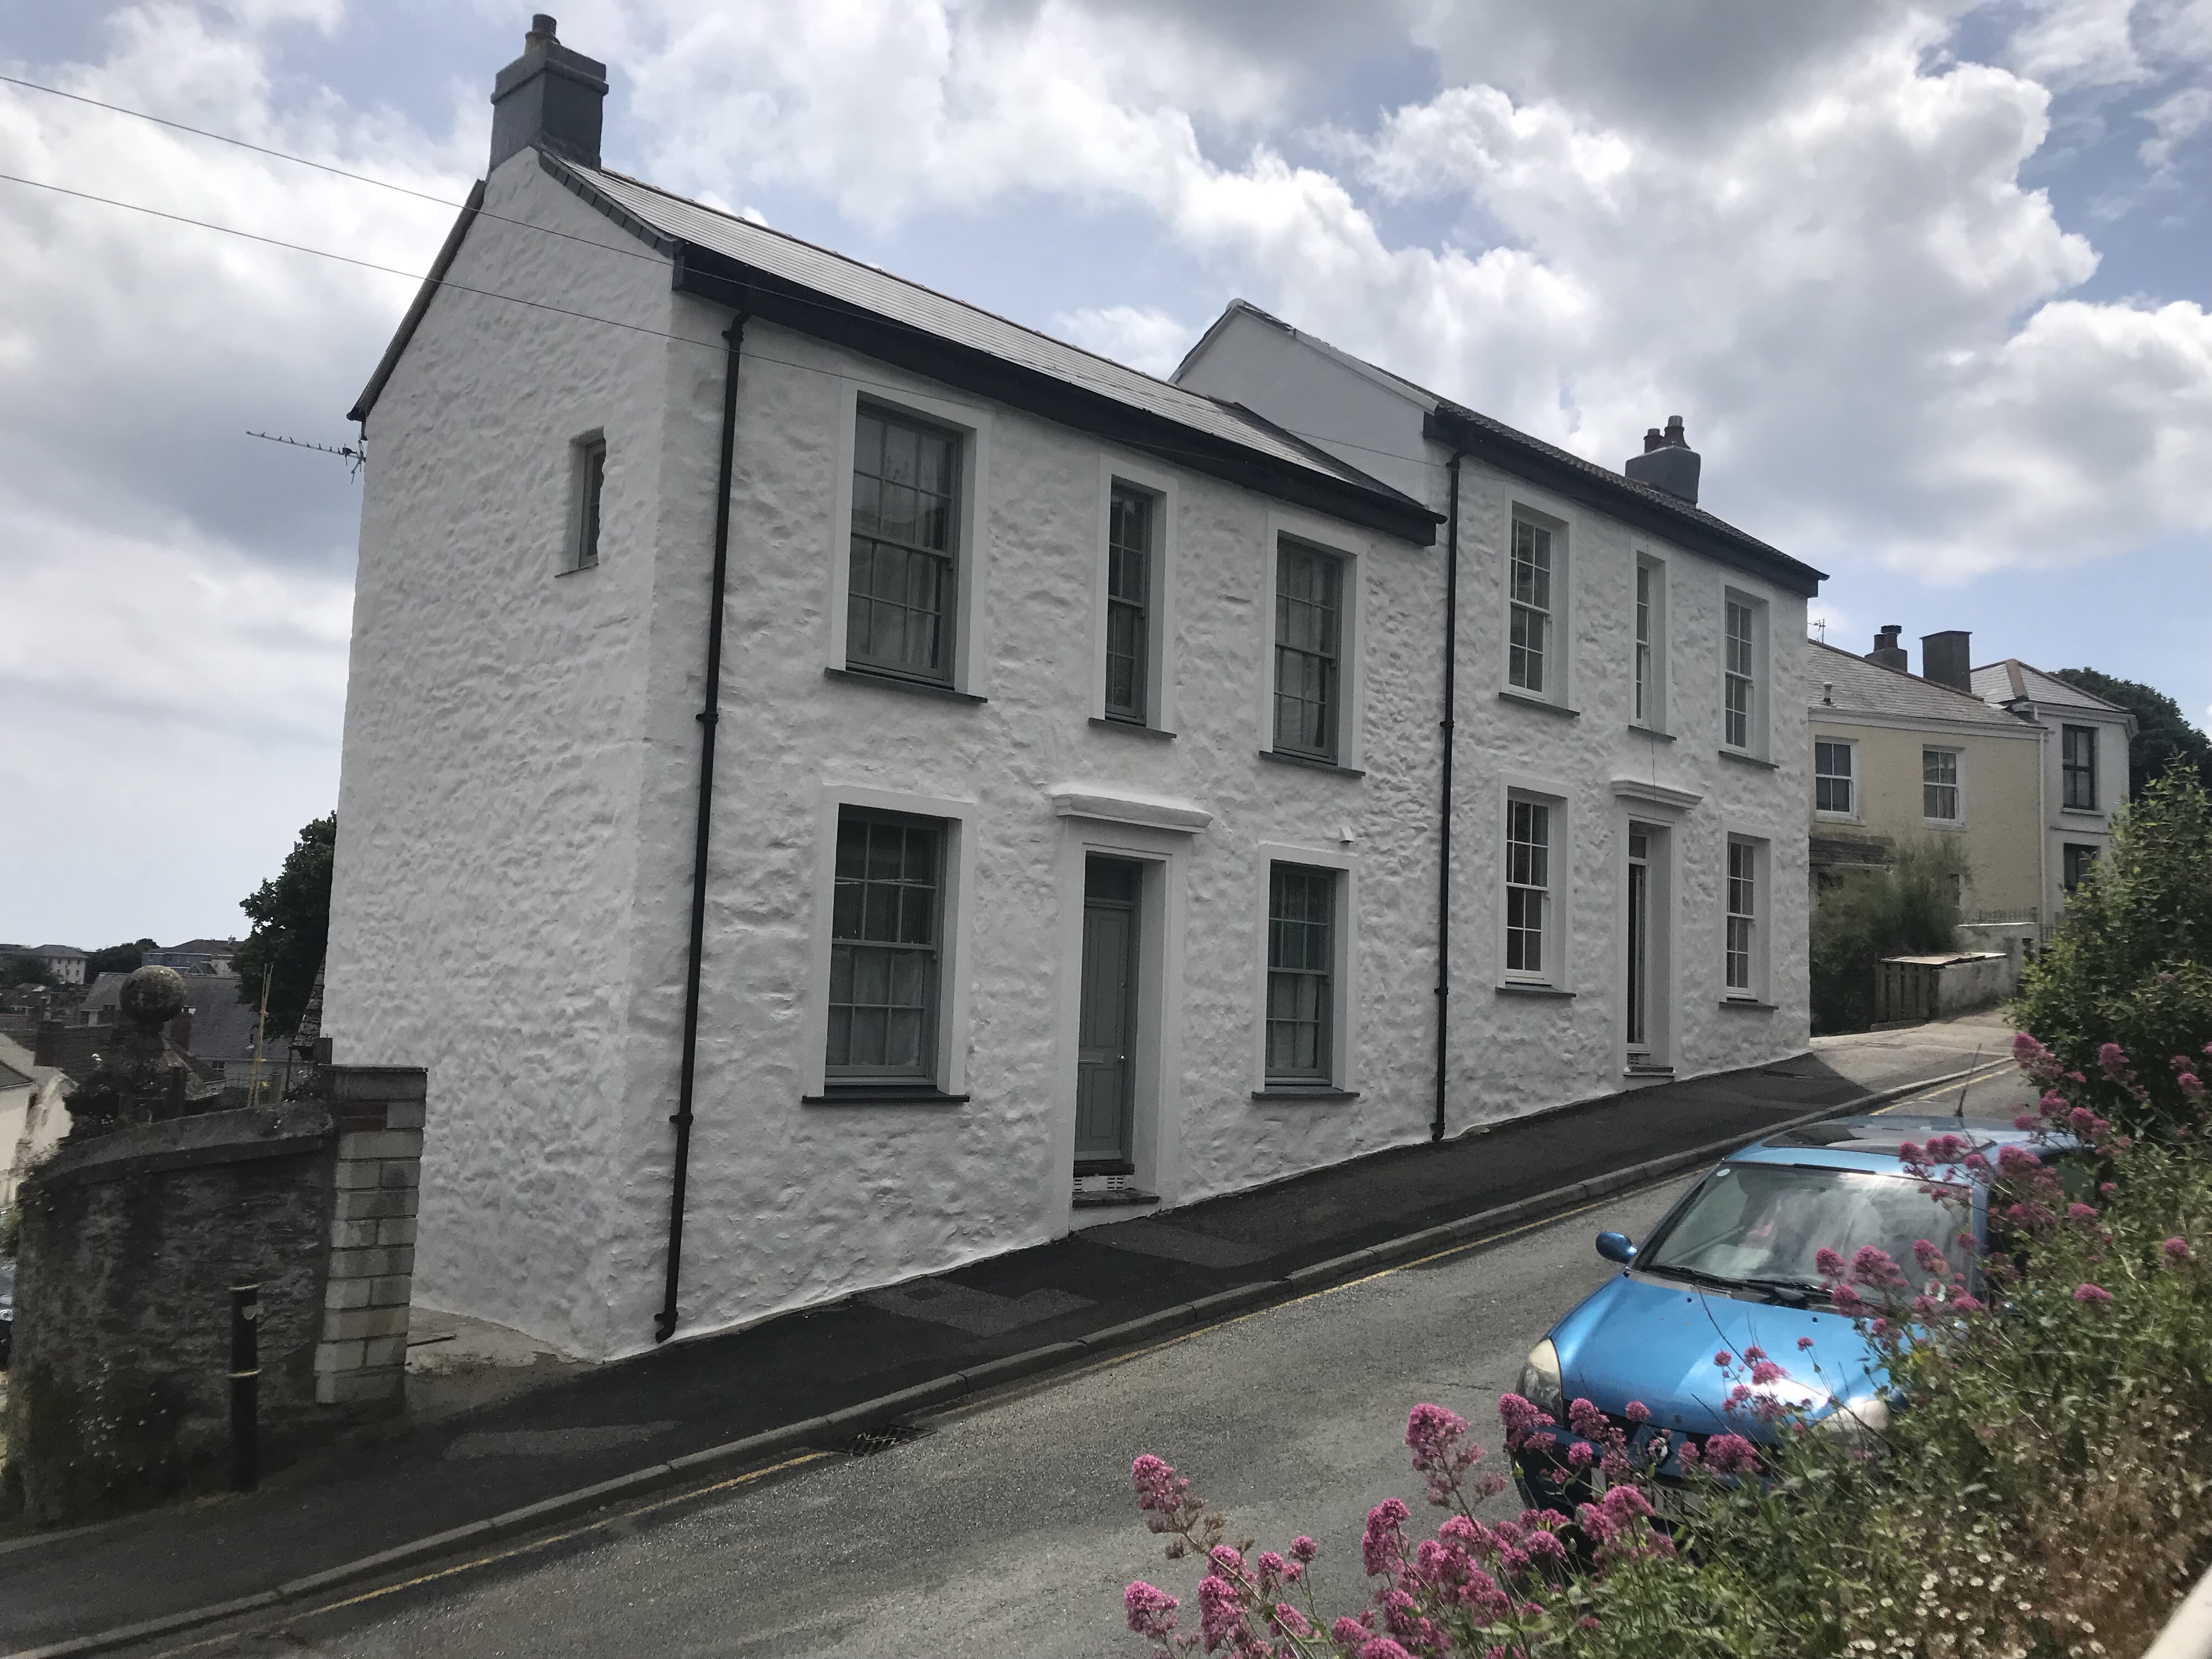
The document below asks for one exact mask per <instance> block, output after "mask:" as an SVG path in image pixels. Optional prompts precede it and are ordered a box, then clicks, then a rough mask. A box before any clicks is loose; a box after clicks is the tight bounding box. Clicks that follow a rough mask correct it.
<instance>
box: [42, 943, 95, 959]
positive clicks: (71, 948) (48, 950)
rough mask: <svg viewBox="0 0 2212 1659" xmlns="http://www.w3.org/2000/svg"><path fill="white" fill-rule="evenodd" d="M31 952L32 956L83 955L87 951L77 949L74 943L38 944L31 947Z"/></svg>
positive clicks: (86, 953) (85, 954)
mask: <svg viewBox="0 0 2212 1659" xmlns="http://www.w3.org/2000/svg"><path fill="white" fill-rule="evenodd" d="M31 954H32V955H33V956H34V957H83V956H87V955H88V952H86V951H80V950H78V949H77V948H76V946H75V945H33V947H32V950H31Z"/></svg>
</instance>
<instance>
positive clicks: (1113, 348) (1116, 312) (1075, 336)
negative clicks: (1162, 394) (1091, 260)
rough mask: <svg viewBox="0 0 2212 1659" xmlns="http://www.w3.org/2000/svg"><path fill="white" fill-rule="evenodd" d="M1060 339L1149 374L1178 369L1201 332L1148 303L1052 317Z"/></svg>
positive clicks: (1081, 311)
mask: <svg viewBox="0 0 2212 1659" xmlns="http://www.w3.org/2000/svg"><path fill="white" fill-rule="evenodd" d="M1052 326H1053V331H1054V333H1056V334H1058V335H1059V336H1060V337H1061V338H1063V339H1065V340H1068V341H1070V342H1072V343H1074V344H1076V345H1079V346H1081V347H1082V348H1083V349H1085V351H1095V352H1097V354H1098V355H1099V356H1102V357H1111V358H1113V359H1114V360H1115V362H1122V363H1127V364H1128V365H1129V366H1130V367H1131V368H1141V369H1143V370H1144V371H1145V372H1146V374H1159V375H1167V374H1173V373H1174V372H1175V367H1176V364H1177V363H1179V362H1182V358H1183V354H1184V353H1185V352H1187V351H1188V350H1189V349H1190V348H1191V344H1192V343H1193V342H1194V341H1195V340H1196V339H1197V338H1198V337H1199V333H1200V331H1199V330H1197V329H1195V328H1193V327H1192V326H1191V325H1189V324H1188V323H1186V322H1184V321H1183V320H1182V319H1181V318H1180V317H1176V316H1172V315H1170V313H1167V312H1164V311H1161V310H1159V309H1158V308H1157V307H1148V306H1089V307H1085V308H1083V309H1082V310H1079V311H1063V312H1060V313H1056V314H1055V315H1054V318H1053V319H1052Z"/></svg>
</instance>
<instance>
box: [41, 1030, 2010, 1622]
mask: <svg viewBox="0 0 2212 1659" xmlns="http://www.w3.org/2000/svg"><path fill="white" fill-rule="evenodd" d="M2008 1063H2009V1062H2008V1061H2005V1062H1996V1061H1992V1062H1989V1063H1987V1064H1984V1065H1983V1066H1968V1067H1966V1069H1965V1070H1963V1071H1958V1072H1953V1073H1948V1074H1946V1075H1945V1076H1942V1077H1936V1078H1928V1079H1923V1080H1922V1081H1920V1082H1917V1083H1911V1084H1904V1085H1899V1086H1898V1087H1896V1088H1893V1089H1886V1090H1881V1091H1876V1092H1875V1093H1872V1094H1866V1095H1861V1096H1859V1097H1857V1098H1856V1099H1852V1100H1847V1101H1844V1102H1841V1103H1838V1104H1836V1105H1833V1106H1824V1107H1822V1108H1820V1109H1819V1110H1818V1111H1813V1112H1806V1113H1802V1114H1801V1115H1798V1116H1796V1117H1792V1118H1787V1119H1784V1121H1781V1122H1779V1123H1771V1124H1768V1125H1766V1126H1765V1127H1763V1128H1762V1129H1761V1130H1760V1131H1759V1134H1758V1135H1755V1136H1752V1137H1749V1138H1748V1139H1764V1138H1765V1136H1767V1135H1772V1134H1780V1133H1784V1131H1786V1130H1790V1129H1794V1128H1802V1127H1804V1126H1805V1125H1806V1124H1808V1123H1818V1122H1820V1121H1821V1120H1822V1119H1824V1118H1832V1117H1846V1116H1849V1115H1851V1114H1852V1113H1854V1112H1863V1111H1866V1110H1868V1109H1871V1108H1873V1107H1875V1106H1881V1105H1884V1104H1886V1103H1888V1102H1890V1101H1893V1100H1902V1099H1904V1098H1905V1097H1908V1096H1911V1095H1916V1094H1923V1093H1925V1092H1927V1091H1929V1090H1931V1089H1941V1088H1943V1087H1945V1086H1946V1085H1949V1084H1953V1083H1957V1082H1959V1081H1960V1080H1961V1079H1967V1078H1971V1077H1973V1076H1975V1075H1977V1074H1978V1073H1985V1072H1989V1071H1992V1070H1995V1069H1996V1068H1997V1066H1999V1065H2001V1064H2008ZM1746 1144H1747V1137H1746V1136H1744V1135H1741V1134H1736V1135H1731V1136H1729V1138H1728V1139H1725V1140H1717V1141H1711V1142H1709V1143H1707V1144H1706V1145H1705V1146H1695V1147H1692V1148H1691V1149H1689V1150H1688V1151H1686V1152H1670V1153H1668V1154H1667V1155H1666V1156H1665V1157H1663V1158H1650V1159H1647V1160H1646V1161H1645V1162H1644V1163H1642V1164H1632V1165H1630V1166H1629V1167H1628V1168H1626V1169H1625V1170H1613V1171H1610V1172H1609V1173H1607V1174H1606V1175H1602V1176H1593V1177H1591V1178H1590V1179H1589V1180H1586V1181H1579V1182H1573V1183H1571V1184H1570V1185H1568V1186H1565V1187H1560V1188H1553V1190H1551V1191H1550V1192H1546V1193H1539V1194H1534V1195H1533V1196H1531V1197H1528V1198H1523V1199H1516V1200H1514V1201H1513V1202H1512V1203H1510V1204H1501V1205H1499V1206H1496V1207H1495V1208H1492V1209H1489V1210H1484V1211H1481V1212H1479V1213H1477V1214H1474V1215H1471V1216H1462V1217H1459V1218H1455V1219H1453V1220H1450V1221H1447V1222H1443V1223H1440V1224H1438V1225H1436V1226H1433V1227H1424V1228H1422V1229H1420V1230H1419V1231H1416V1232H1411V1233H1406V1234H1401V1236H1400V1237H1396V1238H1392V1239H1386V1240H1384V1241H1383V1243H1380V1244H1372V1245H1369V1246H1368V1247H1367V1248H1365V1249H1359V1250H1354V1251H1352V1252H1350V1253H1349V1254H1347V1255H1340V1256H1334V1257H1331V1258H1330V1259H1329V1260H1328V1261H1316V1262H1314V1263H1312V1264H1311V1265H1310V1266H1308V1267H1301V1268H1298V1269H1297V1271H1296V1272H1294V1273H1288V1274H1286V1275H1285V1276H1284V1277H1283V1278H1281V1279H1259V1280H1255V1281H1254V1282H1253V1283H1251V1284H1249V1285H1237V1286H1236V1287H1235V1288H1233V1289H1231V1290H1229V1291H1219V1292H1217V1293H1216V1294H1214V1295H1212V1296H1209V1297H1202V1298H1200V1300H1198V1301H1195V1302H1186V1303H1182V1304H1179V1305H1177V1306H1176V1307H1172V1308H1166V1309H1163V1310H1160V1311H1159V1312H1158V1313H1152V1314H1147V1315H1146V1316H1143V1317H1141V1318H1139V1319H1132V1320H1128V1321H1126V1322H1123V1323H1121V1324H1119V1325H1113V1326H1109V1327H1108V1328H1106V1329H1104V1330H1102V1331H1093V1332H1091V1334H1089V1335H1087V1336H1083V1337H1079V1338H1077V1339H1075V1340H1072V1341H1066V1342H1054V1343H1050V1344H1048V1345H1046V1346H1041V1347H1036V1348H1030V1349H1025V1350H1024V1351H1023V1352H1020V1353H1016V1354H1010V1355H1008V1356H1006V1358H1003V1359H995V1360H990V1361H987V1362H986V1363H985V1364H981V1365H977V1366H975V1367H973V1368H972V1369H971V1370H967V1371H955V1372H952V1373H951V1374H950V1375H948V1376H939V1377H934V1378H932V1379H931V1380H930V1381H928V1382H927V1383H917V1384H915V1386H914V1387H912V1388H907V1389H898V1390H897V1391H896V1392H895V1393H892V1394H887V1395H878V1396H877V1397H876V1398H875V1399H873V1400H868V1401H862V1402H861V1403H860V1404H859V1405H857V1406H848V1407H846V1408H845V1409H844V1410H842V1411H838V1412H833V1413H830V1414H829V1416H827V1417H817V1418H809V1419H806V1420H805V1422H802V1423H797V1424H792V1425H787V1426H785V1427H782V1428H777V1429H769V1430H767V1431H763V1432H762V1433H760V1434H757V1435H750V1436H748V1437H745V1438H744V1439H742V1440H733V1441H730V1442H728V1443H726V1444H724V1445H720V1446H710V1447H708V1449H705V1450H703V1451H696V1452H692V1453H690V1454H688V1455H684V1456H683V1457H678V1458H672V1459H671V1460H670V1461H669V1462H665V1463H657V1464H653V1465H651V1466H650V1467H648V1468H643V1469H640V1470H637V1471H635V1472H634V1473H632V1474H626V1475H618V1476H617V1477H616V1478H615V1479H613V1480H603V1481H599V1482H598V1483H597V1484H595V1485H593V1486H584V1487H580V1488H579V1489H577V1490H576V1491H574V1492H563V1493H561V1494H559V1495H557V1496H556V1497H552V1498H545V1499H544V1500H542V1501H540V1502H538V1503H536V1504H525V1505H523V1506H522V1507H521V1508H520V1509H515V1510H507V1511H506V1512H504V1513H503V1514H500V1515H495V1516H491V1517H490V1518H489V1519H488V1520H484V1521H477V1522H471V1523H470V1524H469V1525H467V1526H465V1527H459V1528H453V1530H452V1531H450V1532H443V1533H437V1534H432V1535H431V1536H429V1537H427V1538H420V1539H416V1540H415V1541H412V1542H410V1543H406V1544H401V1545H398V1546H397V1547H393V1548H392V1549H388V1550H382V1551H380V1552H378V1553H376V1554H374V1555H367V1556H362V1557H361V1558H360V1559H357V1560H354V1561H349V1562H344V1563H342V1564H341V1565H337V1566H335V1567H330V1568H326V1569H325V1570H324V1571H320V1572H317V1573H311V1574H308V1575H307V1576H306V1577H301V1578H295V1579H292V1580H289V1581H288V1582H287V1583H283V1584H280V1585H278V1586H277V1587H276V1589H271V1590H264V1591H261V1592H259V1593H258V1594H256V1595H248V1596H242V1597H240V1598H239V1599H237V1600H235V1601H225V1602H222V1603H219V1604H217V1605H216V1606H214V1607H201V1608H197V1609H193V1610H191V1611H189V1612H185V1613H171V1614H168V1615H167V1616H165V1617H163V1618H161V1619H154V1620H146V1621H144V1622H143V1623H140V1624H136V1625H127V1626H120V1627H118V1629H115V1630H112V1631H105V1632H98V1633H95V1634H94V1635H91V1636H81V1637H77V1638H73V1639H71V1640H70V1641H67V1642H62V1643H58V1644H52V1645H49V1646H46V1647H38V1648H23V1649H19V1650H16V1651H15V1652H14V1653H10V1654H5V1655H0V1659H81V1656H86V1655H90V1654H95V1653H106V1652H110V1651H112V1650H114V1649H116V1648H119V1647H125V1646H128V1645H129V1644H131V1643H134V1642H143V1641H145V1640H148V1639H149V1638H153V1637H156V1636H163V1635H167V1634H170V1633H172V1632H177V1631H182V1630H188V1629H191V1627H193V1626H197V1625H207V1624H213V1623H215V1622H216V1620H222V1619H228V1618H233V1617H235V1616H236V1615H238V1614H240V1613H253V1612H258V1611H260V1610H262V1609H264V1608H266V1607H274V1606H276V1605H279V1604H280V1603H282V1602H285V1601H293V1600H296V1599H299V1598H300V1597H302V1596H306V1595H313V1594H314V1593H316V1592H318V1591H320V1590H326V1589H334V1588H336V1587H337V1586H339V1585H342V1584H346V1583H353V1582H356V1581H357V1580H359V1579H362V1578H368V1577H374V1576H375V1575H377V1574H379V1573H381V1572H388V1571H392V1569H393V1568H395V1567H400V1566H406V1565H415V1564H416V1563H419V1562H420V1561H422V1560H424V1559H428V1558H430V1557H434V1556H436V1555H441V1554H445V1553H450V1552H451V1551H452V1549H453V1547H455V1546H456V1545H459V1544H462V1543H465V1542H468V1541H476V1540H485V1541H489V1540H490V1539H495V1538H506V1537H511V1536H513V1535H514V1534H518V1533H521V1532H526V1531H529V1530H531V1529H532V1528H538V1527H543V1526H544V1525H546V1524H547V1523H549V1522H553V1521H559V1520H566V1519H569V1518H572V1517H573V1516H577V1515H581V1514H585V1513H587V1512H589V1511H591V1510H596V1509H602V1508H605V1506H606V1505H608V1504H611V1503H618V1502H620V1501H622V1500H623V1499H624V1498H636V1497H643V1496H645V1495H647V1493H650V1492H659V1491H662V1490H665V1488H667V1487H669V1486H675V1485H678V1484H681V1483H682V1482H684V1481H685V1480H690V1479H692V1478H694V1477H696V1476H699V1475H702V1474H714V1473H720V1472H722V1471H725V1470H729V1469H732V1468H738V1467H740V1466H742V1465H744V1464H747V1463H754V1462H769V1461H770V1460H771V1459H772V1458H773V1457H774V1456H775V1455H776V1454H777V1453H780V1452H783V1451H788V1450H791V1449H794V1448H796V1447H799V1446H804V1445H810V1444H819V1443H822V1442H823V1441H825V1440H833V1439H836V1438H837V1437H840V1436H849V1435H851V1434H854V1433H857V1432H859V1431H860V1430H861V1429H864V1428H867V1427H870V1426H872V1425H875V1424H878V1423H884V1422H889V1421H890V1420H892V1419H896V1418H898V1417H901V1416H904V1415H907V1414H908V1413H914V1412H917V1411H921V1410H925V1409H927V1407H931V1406H937V1405H943V1404H945V1403H947V1402H948V1401H952V1400H956V1399H959V1398H961V1397H963V1396H964V1395H969V1394H975V1393H981V1392H982V1391H983V1390H984V1389H987V1388H994V1387H997V1386H999V1385H1000V1383H1007V1382H1012V1381H1015V1380H1018V1379H1019V1378H1023V1377H1027V1376H1036V1375H1040V1374H1042V1373H1043V1372H1045V1371H1048V1370H1054V1369H1057V1368H1058V1367H1059V1366H1060V1365H1063V1364H1068V1363H1071V1362H1073V1361H1075V1360H1078V1359H1085V1358H1096V1357H1097V1356H1098V1355H1099V1354H1100V1353H1102V1352H1111V1351H1112V1350H1115V1349H1117V1348H1123V1347H1134V1346H1139V1345H1141V1344H1143V1343H1146V1342H1149V1341H1151V1340H1154V1339H1156V1338H1158V1337H1160V1336H1163V1335H1165V1334H1169V1333H1170V1332H1175V1331H1182V1330H1184V1329H1187V1328H1192V1327H1194V1326H1196V1325H1199V1324H1202V1323H1204V1322H1208V1321H1211V1320H1213V1319H1216V1318H1220V1317H1224V1316H1230V1315H1233V1314H1235V1313H1238V1312H1242V1311H1243V1310H1246V1309H1248V1308H1254V1307H1258V1306H1261V1305H1263V1304H1266V1303H1267V1302H1270V1301H1274V1300H1278V1299H1287V1298H1289V1297H1295V1296H1298V1295H1303V1294H1305V1293H1308V1292H1310V1291H1313V1290H1315V1289H1316V1288H1320V1287H1324V1286H1326V1285H1331V1284H1334V1283H1337V1282H1339V1281H1341V1280H1344V1279H1357V1278H1361V1277H1364V1276H1365V1275H1366V1274H1368V1273H1372V1272H1374V1271H1375V1270H1376V1268H1378V1267H1389V1266H1391V1265H1392V1264H1393V1263H1395V1262H1399V1261H1407V1260H1411V1259H1413V1258H1415V1257H1419V1256H1422V1255H1433V1254H1436V1253H1437V1252H1439V1251H1443V1250H1449V1249H1452V1248H1453V1247H1454V1246H1455V1245H1459V1244H1462V1243H1476V1242H1479V1240H1480V1238H1481V1237H1483V1236H1484V1235H1486V1234H1488V1233H1492V1232H1496V1231H1498V1230H1499V1229H1501V1228H1504V1227H1510V1226H1514V1225H1517V1224H1519V1223H1521V1222H1523V1221H1526V1220H1528V1219H1529V1218H1531V1217H1537V1216H1541V1215H1544V1214H1546V1213H1547V1212H1552V1211H1555V1210H1564V1209H1571V1208H1572V1207H1573V1206H1576V1205H1577V1204H1579V1203H1582V1202H1584V1201H1586V1200H1589V1199H1592V1198H1601V1197H1605V1196H1607V1195H1608V1194H1613V1193H1616V1192H1623V1191H1626V1190H1627V1189H1628V1188H1632V1187H1641V1186H1647V1185H1649V1184H1650V1183H1651V1182H1656V1181H1661V1180H1664V1179H1666V1178H1667V1177H1668V1176H1673V1175H1677V1174H1680V1172H1681V1171H1682V1170H1688V1169H1692V1168H1695V1167H1696V1166H1697V1165H1698V1164H1701V1163H1706V1162H1709V1161H1711V1160H1712V1159H1715V1158H1719V1157H1720V1156H1721V1155H1722V1154H1723V1153H1724V1152H1731V1151H1733V1150H1734V1149H1735V1148H1736V1147H1738V1146H1744V1145H1746Z"/></svg>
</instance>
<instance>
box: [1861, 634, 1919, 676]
mask: <svg viewBox="0 0 2212 1659" xmlns="http://www.w3.org/2000/svg"><path fill="white" fill-rule="evenodd" d="M1904 631H1905V627H1904V624H1903V623H1890V624H1889V625H1888V626H1887V628H1884V629H1882V630H1881V632H1879V633H1878V634H1876V635H1875V636H1874V649H1873V650H1871V651H1869V652H1868V653H1866V659H1867V660H1868V661H1869V662H1870V663H1873V664H1874V665H1875V666H1876V667H1879V668H1894V669H1895V670H1896V671H1898V672H1899V673H1900V674H1910V673H1911V671H1912V659H1911V658H1910V657H1908V656H1906V655H1905V647H1903V646H1901V645H1899V643H1898V642H1897V636H1898V635H1899V634H1902V633H1903V632H1904Z"/></svg>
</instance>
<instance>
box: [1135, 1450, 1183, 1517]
mask: <svg viewBox="0 0 2212 1659" xmlns="http://www.w3.org/2000/svg"><path fill="white" fill-rule="evenodd" d="M1129 1484H1130V1485H1131V1486H1133V1487H1135V1488H1136V1492H1137V1507H1138V1508H1139V1509H1140V1510H1152V1511H1153V1512H1155V1513H1157V1514H1163V1515H1164V1514H1166V1513H1168V1512H1170V1511H1171V1510H1174V1509H1175V1508H1176V1505H1177V1504H1181V1503H1182V1500H1183V1498H1184V1496H1185V1494H1187V1493H1188V1492H1189V1491H1190V1482H1189V1481H1188V1480H1184V1479H1183V1478H1182V1476H1181V1475H1179V1474H1176V1472H1175V1470H1174V1469H1173V1468H1170V1467H1169V1465H1168V1464H1167V1463H1166V1462H1164V1460H1162V1459H1160V1458H1158V1457H1155V1456H1153V1455H1152V1453H1150V1452H1146V1453H1145V1454H1144V1455H1142V1456H1141V1457H1139V1458H1138V1459H1137V1461H1136V1462H1133V1463H1132V1464H1131V1465H1130V1466H1129Z"/></svg>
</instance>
